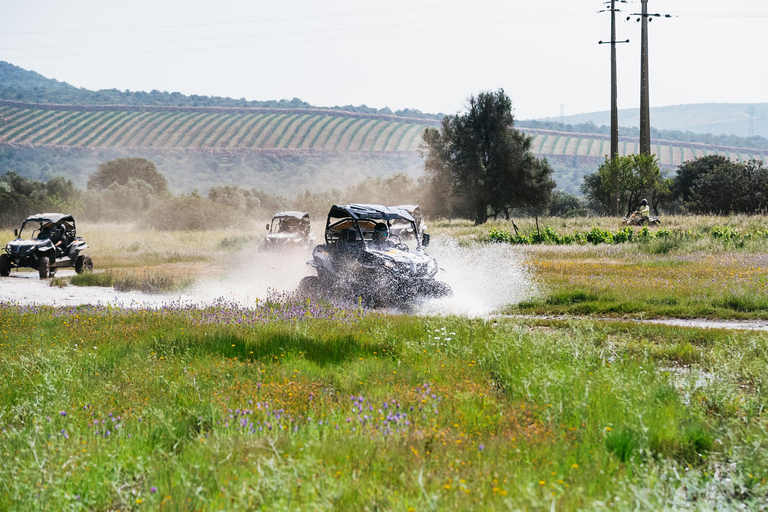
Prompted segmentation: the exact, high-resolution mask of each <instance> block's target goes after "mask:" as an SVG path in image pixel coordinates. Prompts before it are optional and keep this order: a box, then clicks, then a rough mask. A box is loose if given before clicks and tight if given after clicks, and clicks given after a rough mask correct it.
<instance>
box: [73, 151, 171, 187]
mask: <svg viewBox="0 0 768 512" xmlns="http://www.w3.org/2000/svg"><path fill="white" fill-rule="evenodd" d="M130 180H140V181H143V182H145V183H148V184H149V185H150V186H151V187H152V189H153V190H154V193H155V195H162V194H164V193H166V192H168V180H167V179H165V176H163V175H162V174H160V172H158V170H157V167H156V166H155V164H154V163H152V162H150V161H149V160H147V159H144V158H118V159H117V160H111V161H109V162H104V163H103V164H101V165H99V170H98V171H96V172H95V173H93V174H92V175H91V177H90V178H89V179H88V185H87V186H88V190H105V189H108V188H109V187H110V186H111V185H112V184H113V183H117V184H118V185H127V184H128V182H129V181H130Z"/></svg>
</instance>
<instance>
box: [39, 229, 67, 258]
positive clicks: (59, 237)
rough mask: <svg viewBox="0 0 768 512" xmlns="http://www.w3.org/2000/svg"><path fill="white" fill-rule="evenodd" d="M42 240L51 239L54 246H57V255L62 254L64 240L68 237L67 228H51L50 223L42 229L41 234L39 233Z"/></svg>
mask: <svg viewBox="0 0 768 512" xmlns="http://www.w3.org/2000/svg"><path fill="white" fill-rule="evenodd" d="M37 238H39V239H40V240H44V239H49V240H50V241H51V243H52V244H53V246H54V247H55V248H56V256H57V257H58V256H61V254H62V251H63V246H64V242H65V240H66V238H67V233H66V230H65V229H64V226H58V227H56V228H53V229H51V226H50V225H47V226H43V228H42V229H41V230H40V234H39V235H37Z"/></svg>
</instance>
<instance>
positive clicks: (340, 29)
mask: <svg viewBox="0 0 768 512" xmlns="http://www.w3.org/2000/svg"><path fill="white" fill-rule="evenodd" d="M518 15H519V13H508V14H486V15H482V16H462V17H461V18H446V19H440V20H426V21H413V22H409V23H391V24H386V25H364V26H358V27H349V28H330V29H318V30H301V31H295V32H274V33H270V34H257V35H245V36H225V37H202V38H193V39H165V40H159V41H157V40H156V41H129V42H122V43H92V44H91V43H89V44H74V45H53V46H14V47H3V48H0V50H48V49H62V48H88V47H92V46H99V47H104V46H137V45H143V44H168V43H194V42H204V41H225V40H232V39H254V38H260V37H282V36H296V35H305V34H322V33H329V32H344V31H350V30H370V29H382V28H395V27H407V26H413V25H424V24H427V23H447V22H454V21H465V20H474V19H485V18H500V17H505V16H518ZM516 21H517V20H516Z"/></svg>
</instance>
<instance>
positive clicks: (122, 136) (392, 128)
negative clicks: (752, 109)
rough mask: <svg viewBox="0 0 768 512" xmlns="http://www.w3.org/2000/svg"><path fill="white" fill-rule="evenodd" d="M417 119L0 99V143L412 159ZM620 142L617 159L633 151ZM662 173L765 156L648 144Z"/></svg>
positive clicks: (558, 136)
mask: <svg viewBox="0 0 768 512" xmlns="http://www.w3.org/2000/svg"><path fill="white" fill-rule="evenodd" d="M434 124H435V123H433V122H432V123H427V122H425V121H424V120H422V119H415V118H406V117H400V116H393V115H373V114H358V113H351V112H345V111H336V110H318V109H268V108H215V107H157V106H145V107H133V106H125V105H109V106H82V105H40V104H38V105H35V104H27V103H19V102H9V101H3V100H0V143H6V144H14V145H25V146H54V147H81V148H126V149H139V148H149V149H183V150H218V151H243V150H245V151H248V150H269V151H302V150H309V151H320V152H353V153H356V152H363V153H369V152H373V153H378V152H384V153H389V152H395V153H397V152H416V151H417V150H418V147H419V144H420V142H421V134H422V132H423V131H424V129H425V128H426V127H427V126H430V125H434ZM523 130H524V131H525V132H527V133H529V134H531V135H532V136H533V138H534V141H533V146H532V149H533V152H534V153H535V154H537V155H540V156H545V157H549V158H568V157H575V158H585V159H595V160H596V161H600V160H602V159H603V158H604V157H605V156H606V155H607V154H608V153H609V147H608V145H609V143H610V138H609V137H608V136H607V135H602V134H583V133H566V132H559V131H553V130H543V129H534V128H524V129H523ZM638 149H639V148H638V144H637V140H636V139H634V138H631V137H621V140H620V145H619V152H620V153H621V154H622V155H625V154H632V153H636V152H637V151H638ZM654 152H655V153H656V154H657V155H658V157H659V161H660V163H661V164H662V165H663V166H666V167H675V166H678V165H680V164H681V163H683V161H685V160H690V159H693V158H696V157H699V156H704V155H709V154H722V155H726V156H727V157H729V158H732V159H738V160H748V159H766V157H767V156H768V150H758V149H749V148H734V147H727V146H715V145H704V144H696V143H682V142H676V141H666V140H655V141H654Z"/></svg>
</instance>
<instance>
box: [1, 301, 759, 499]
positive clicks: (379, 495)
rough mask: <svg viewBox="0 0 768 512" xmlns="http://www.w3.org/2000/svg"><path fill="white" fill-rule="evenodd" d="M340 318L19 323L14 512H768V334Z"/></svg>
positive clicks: (10, 435)
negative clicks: (767, 454)
mask: <svg viewBox="0 0 768 512" xmlns="http://www.w3.org/2000/svg"><path fill="white" fill-rule="evenodd" d="M320 306H321V305H320V304H312V303H311V302H310V303H308V302H306V301H302V300H299V301H298V302H297V301H296V300H295V299H284V300H276V301H274V300H273V301H270V302H269V303H263V304H262V305H261V306H260V307H259V308H257V309H255V310H243V309H241V308H237V307H235V306H231V305H227V304H219V305H216V306H213V307H205V308H198V309H195V308H189V307H180V306H173V305H171V306H169V307H167V308H161V309H157V310H123V309H116V308H106V307H92V308H77V309H56V308H31V307H25V308H21V307H15V306H8V305H4V306H2V307H0V332H2V338H0V341H2V344H0V350H2V352H3V357H2V358H0V453H2V454H3V455H4V456H3V457H2V458H0V509H8V510H23V509H46V510H63V509H67V510H69V509H78V508H80V509H95V510H103V509H139V508H142V507H144V508H150V509H172V510H177V509H185V510H186V509H226V510H254V509H261V508H266V509H288V508H291V509H302V510H366V509H368V510H373V509H379V510H408V509H414V510H470V509H471V510H497V509H498V510H502V509H503V510H508V509H510V508H511V509H524V508H529V509H544V508H546V509H551V508H555V509H560V510H577V509H578V510H584V509H590V510H595V509H607V508H611V509H620V510H621V509H633V510H634V509H636V508H637V507H638V506H639V507H640V508H645V509H663V508H685V507H688V508H690V507H693V508H707V509H711V508H729V507H731V506H733V505H734V504H739V505H741V504H743V505H744V506H746V507H747V508H759V507H761V506H762V505H763V504H764V501H763V500H764V497H765V495H766V492H768V486H766V478H768V463H766V461H765V458H764V457H763V456H762V453H763V447H764V446H765V445H766V442H768V434H766V431H765V428H764V419H765V418H764V412H763V411H764V408H765V405H766V395H765V393H764V392H763V390H762V386H761V385H760V384H759V383H760V382H762V381H763V379H765V378H766V377H768V374H767V373H766V372H768V370H767V369H768V364H767V363H768V344H767V343H766V342H767V341H768V337H766V336H765V335H762V334H749V333H738V334H737V333H725V332H720V331H712V330H698V329H677V328H675V329H673V328H668V327H661V326H632V325H628V324H621V323H605V322H589V321H581V322H576V321H570V322H562V321H548V322H545V321H533V320H508V319H507V320H504V319H500V320H469V319H461V318H410V317H386V316H381V315H375V314H370V313H367V314H366V313H363V312H359V311H356V310H346V309H344V308H335V309H334V308H330V309H328V308H326V309H323V310H322V311H323V312H322V313H321V312H320V311H321V310H320V309H318V308H320ZM336 318H337V319H338V320H336ZM255 319H258V320H255ZM638 503H640V505H638Z"/></svg>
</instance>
